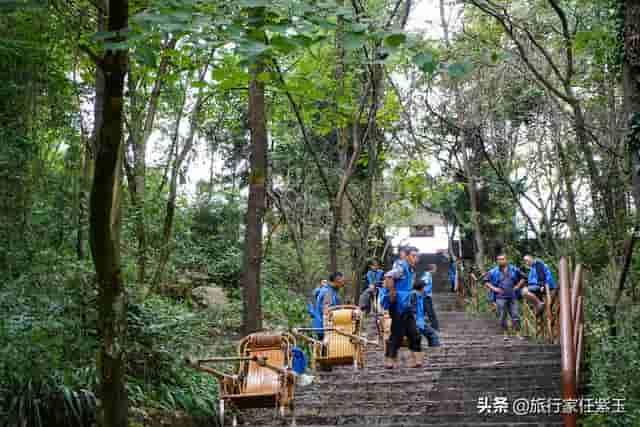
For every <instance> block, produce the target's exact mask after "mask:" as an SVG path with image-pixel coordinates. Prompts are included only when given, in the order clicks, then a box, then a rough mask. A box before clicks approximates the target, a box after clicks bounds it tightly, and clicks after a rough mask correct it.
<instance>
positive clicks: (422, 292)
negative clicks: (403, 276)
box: [411, 279, 440, 347]
mask: <svg viewBox="0 0 640 427" xmlns="http://www.w3.org/2000/svg"><path fill="white" fill-rule="evenodd" d="M427 286H428V285H427V284H426V283H425V281H424V280H423V279H418V280H416V283H415V284H414V285H413V292H412V293H411V304H412V305H414V304H415V306H416V327H417V329H418V333H419V334H420V335H424V336H425V337H426V338H427V342H428V343H429V347H440V337H439V336H438V334H437V333H436V331H435V330H434V328H432V327H431V325H429V324H428V323H427V322H426V318H427V317H428V313H427V310H428V309H427V304H426V299H427Z"/></svg>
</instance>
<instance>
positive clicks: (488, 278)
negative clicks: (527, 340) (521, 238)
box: [483, 253, 525, 339]
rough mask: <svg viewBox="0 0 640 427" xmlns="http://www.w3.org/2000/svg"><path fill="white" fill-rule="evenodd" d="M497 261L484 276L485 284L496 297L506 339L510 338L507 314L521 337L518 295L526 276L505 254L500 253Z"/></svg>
mask: <svg viewBox="0 0 640 427" xmlns="http://www.w3.org/2000/svg"><path fill="white" fill-rule="evenodd" d="M496 261H497V263H498V265H497V266H496V267H494V268H493V269H491V270H490V271H489V272H488V273H487V274H486V275H485V276H484V279H483V280H484V286H485V287H486V288H487V289H488V290H489V293H490V294H491V295H492V296H493V297H494V298H495V302H496V307H497V309H498V316H499V317H500V325H501V326H502V330H503V332H504V337H505V339H507V338H508V335H507V330H508V327H507V314H509V316H510V317H511V323H512V326H513V329H514V330H515V331H516V336H517V337H518V338H521V336H520V313H519V307H518V296H519V294H520V289H521V288H522V287H523V286H524V284H525V277H524V275H523V274H522V272H521V271H520V270H519V269H518V268H516V267H515V266H513V265H512V264H509V263H508V261H507V256H506V255H505V254H503V253H502V254H499V255H498V256H497V257H496Z"/></svg>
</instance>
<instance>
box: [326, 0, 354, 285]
mask: <svg viewBox="0 0 640 427" xmlns="http://www.w3.org/2000/svg"><path fill="white" fill-rule="evenodd" d="M345 5H346V2H345V0H342V2H341V4H340V6H342V7H344V6H345ZM335 46H336V69H335V79H336V99H335V100H334V102H335V109H336V118H337V119H338V120H339V117H340V113H339V108H340V107H339V105H340V103H341V102H342V97H343V95H344V19H343V18H342V16H338V18H337V26H336V39H335ZM335 131H336V136H337V139H338V160H339V163H340V168H341V169H342V170H343V171H344V170H346V168H347V162H348V151H347V150H348V148H349V137H348V135H347V129H345V127H344V126H342V124H341V122H338V123H336V129H335ZM345 205H346V203H345V202H344V199H343V197H339V196H338V194H336V195H335V201H334V202H333V203H332V206H331V215H332V222H331V230H330V231H329V265H328V269H329V272H334V271H336V270H337V269H338V251H339V250H340V226H341V223H342V221H343V219H346V217H345V216H344V214H346V213H347V212H346V211H345V209H346V207H345Z"/></svg>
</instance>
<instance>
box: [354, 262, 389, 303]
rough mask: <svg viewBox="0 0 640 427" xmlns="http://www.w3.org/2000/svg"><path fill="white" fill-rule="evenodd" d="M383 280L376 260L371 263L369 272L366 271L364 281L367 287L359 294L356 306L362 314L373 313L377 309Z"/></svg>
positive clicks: (382, 272) (382, 274)
mask: <svg viewBox="0 0 640 427" xmlns="http://www.w3.org/2000/svg"><path fill="white" fill-rule="evenodd" d="M383 280H384V271H383V270H382V268H381V267H380V262H378V260H375V259H374V260H373V261H372V262H371V265H370V268H369V271H367V276H366V281H367V286H366V288H365V289H364V291H362V293H361V294H360V298H359V300H358V305H359V306H360V309H361V310H362V311H364V312H367V313H369V312H370V311H371V310H372V309H373V310H374V312H375V311H376V309H377V301H378V294H379V290H380V288H382V282H383Z"/></svg>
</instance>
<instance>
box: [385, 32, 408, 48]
mask: <svg viewBox="0 0 640 427" xmlns="http://www.w3.org/2000/svg"><path fill="white" fill-rule="evenodd" d="M406 40H407V35H406V34H404V33H400V32H395V33H391V34H389V35H388V36H386V37H385V38H384V45H385V46H386V47H390V48H396V47H398V46H400V45H401V44H403V43H404V42H405V41H406Z"/></svg>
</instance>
